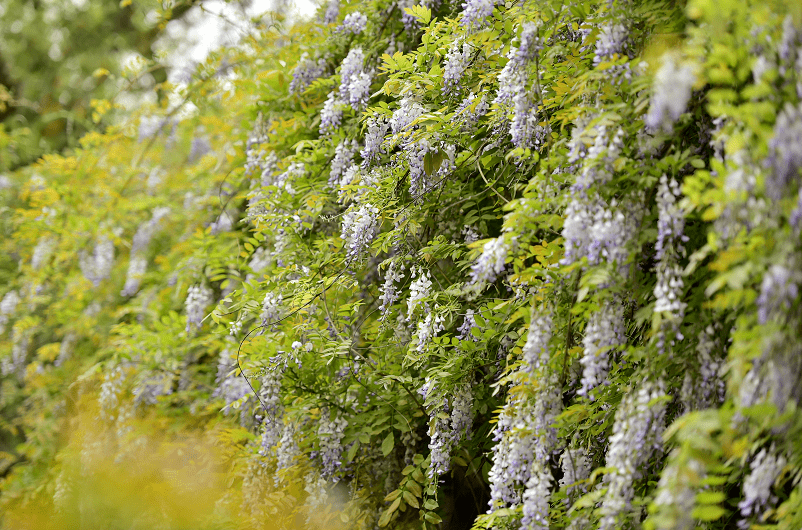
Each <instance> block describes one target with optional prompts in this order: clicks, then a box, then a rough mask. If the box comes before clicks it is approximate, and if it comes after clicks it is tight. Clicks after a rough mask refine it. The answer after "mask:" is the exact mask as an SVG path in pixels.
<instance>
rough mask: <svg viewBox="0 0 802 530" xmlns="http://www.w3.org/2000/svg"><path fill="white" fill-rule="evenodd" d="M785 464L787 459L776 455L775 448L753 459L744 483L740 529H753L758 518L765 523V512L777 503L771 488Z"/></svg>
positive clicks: (764, 450)
mask: <svg viewBox="0 0 802 530" xmlns="http://www.w3.org/2000/svg"><path fill="white" fill-rule="evenodd" d="M785 463H786V459H785V457H784V456H782V455H778V454H776V451H775V450H774V448H773V447H772V448H771V449H770V450H769V451H766V449H761V450H760V451H759V452H758V453H757V454H756V455H755V457H754V458H753V459H752V462H751V463H750V464H749V475H747V477H746V479H745V480H744V483H743V492H744V498H743V500H742V501H741V502H739V503H738V509H739V510H740V512H741V517H742V519H741V520H740V521H738V528H741V529H743V530H746V529H748V528H751V527H752V523H753V521H754V519H755V517H756V516H757V521H758V522H761V523H762V522H765V517H764V512H765V510H766V509H767V508H769V507H771V506H772V505H773V504H775V503H776V502H777V497H776V496H775V495H774V494H773V493H772V491H771V488H772V486H773V485H774V482H775V481H776V480H777V477H778V476H779V474H780V471H782V469H783V468H784V467H785Z"/></svg>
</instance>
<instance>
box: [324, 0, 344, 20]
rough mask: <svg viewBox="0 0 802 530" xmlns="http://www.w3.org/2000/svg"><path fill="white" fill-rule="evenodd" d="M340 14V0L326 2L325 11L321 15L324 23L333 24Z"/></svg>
mask: <svg viewBox="0 0 802 530" xmlns="http://www.w3.org/2000/svg"><path fill="white" fill-rule="evenodd" d="M339 16H340V0H329V1H328V2H326V12H325V13H324V15H323V23H324V24H334V23H335V22H337V17H339Z"/></svg>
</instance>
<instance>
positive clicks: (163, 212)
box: [120, 207, 170, 296]
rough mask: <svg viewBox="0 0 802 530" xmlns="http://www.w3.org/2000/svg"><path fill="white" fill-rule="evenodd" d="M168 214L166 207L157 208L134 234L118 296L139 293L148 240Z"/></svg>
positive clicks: (148, 244) (145, 264)
mask: <svg viewBox="0 0 802 530" xmlns="http://www.w3.org/2000/svg"><path fill="white" fill-rule="evenodd" d="M169 213H170V209H169V208H167V207H158V208H155V209H154V210H153V217H151V219H150V220H149V221H145V222H144V223H142V224H141V225H139V228H137V231H136V233H135V234H134V239H133V241H132V243H131V257H130V260H129V264H128V272H127V273H126V277H125V285H124V286H123V290H122V292H121V293H120V296H133V295H135V294H136V293H137V291H139V286H140V284H141V283H142V276H143V275H144V274H145V271H146V270H147V266H148V260H147V255H146V253H147V250H148V246H150V240H151V238H152V237H153V234H154V233H155V232H156V230H157V229H158V227H159V223H160V221H161V220H162V218H164V217H166V216H167V215H168V214H169Z"/></svg>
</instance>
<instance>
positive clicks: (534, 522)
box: [521, 460, 554, 530]
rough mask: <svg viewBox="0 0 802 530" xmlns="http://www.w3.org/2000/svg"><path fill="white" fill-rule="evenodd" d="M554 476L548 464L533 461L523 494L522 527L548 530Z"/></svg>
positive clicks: (532, 529)
mask: <svg viewBox="0 0 802 530" xmlns="http://www.w3.org/2000/svg"><path fill="white" fill-rule="evenodd" d="M553 480H554V477H552V476H551V471H550V470H549V469H548V464H547V463H546V462H543V461H541V460H535V461H534V462H532V471H531V472H530V475H529V480H527V481H526V489H525V490H524V494H523V510H522V512H523V517H521V528H526V529H531V530H548V529H549V528H550V525H549V498H550V496H551V483H552V481H553Z"/></svg>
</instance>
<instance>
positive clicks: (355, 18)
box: [337, 11, 368, 35]
mask: <svg viewBox="0 0 802 530" xmlns="http://www.w3.org/2000/svg"><path fill="white" fill-rule="evenodd" d="M367 25H368V17H367V16H366V15H363V14H362V13H360V12H359V11H354V12H353V13H349V14H347V15H345V18H344V19H343V22H342V24H340V25H339V26H338V27H337V31H338V32H342V33H351V34H353V35H359V34H360V33H362V32H363V31H365V27H366V26H367Z"/></svg>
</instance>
